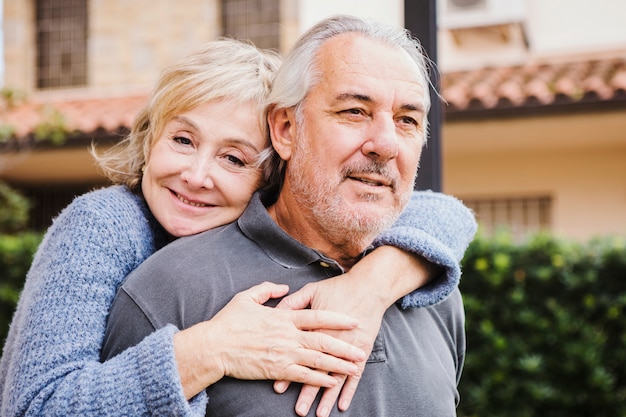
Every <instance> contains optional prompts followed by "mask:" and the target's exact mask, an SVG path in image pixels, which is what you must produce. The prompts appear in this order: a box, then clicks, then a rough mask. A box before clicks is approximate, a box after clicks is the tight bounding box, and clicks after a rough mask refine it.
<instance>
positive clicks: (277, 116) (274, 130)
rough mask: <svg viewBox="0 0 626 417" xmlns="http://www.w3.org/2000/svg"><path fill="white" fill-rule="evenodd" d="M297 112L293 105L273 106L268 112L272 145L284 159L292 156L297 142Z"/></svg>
mask: <svg viewBox="0 0 626 417" xmlns="http://www.w3.org/2000/svg"><path fill="white" fill-rule="evenodd" d="M294 117H295V114H294V109H293V107H289V108H287V109H277V108H271V109H270V110H269V112H268V113H267V122H268V124H269V128H270V138H271V140H272V146H273V147H274V149H275V150H276V152H277V153H278V155H280V158H281V159H282V160H284V161H288V160H289V159H290V158H291V152H292V147H293V146H294V144H295V142H294V139H295V129H296V124H295V119H294Z"/></svg>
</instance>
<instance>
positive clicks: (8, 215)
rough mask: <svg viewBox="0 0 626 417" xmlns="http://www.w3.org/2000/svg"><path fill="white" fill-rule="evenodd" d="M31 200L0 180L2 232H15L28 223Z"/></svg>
mask: <svg viewBox="0 0 626 417" xmlns="http://www.w3.org/2000/svg"><path fill="white" fill-rule="evenodd" d="M29 209H30V201H28V199H27V198H26V197H24V196H23V195H21V194H20V193H18V192H17V191H15V190H14V189H12V188H11V187H9V186H8V185H7V184H5V183H4V182H2V181H0V233H15V232H18V231H20V230H23V229H24V227H26V224H27V223H28V210H29Z"/></svg>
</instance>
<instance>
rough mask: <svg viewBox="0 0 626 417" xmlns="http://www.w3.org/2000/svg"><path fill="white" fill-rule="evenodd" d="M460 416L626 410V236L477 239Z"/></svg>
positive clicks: (466, 280)
mask: <svg viewBox="0 0 626 417" xmlns="http://www.w3.org/2000/svg"><path fill="white" fill-rule="evenodd" d="M461 291H462V293H463V297H464V301H465V309H466V319H467V321H466V329H467V358H466V363H465V367H464V371H463V377H462V379H461V384H460V387H459V390H460V392H461V404H460V406H459V410H458V411H459V416H464V417H479V416H480V417H485V416H489V417H494V416H502V417H526V416H533V417H534V416H550V417H560V416H594V417H597V416H626V321H625V320H624V318H623V314H624V312H625V311H626V245H625V243H624V240H623V239H617V238H616V239H605V240H602V241H596V242H591V243H589V244H585V245H582V244H573V243H566V242H562V241H558V240H557V239H555V238H553V237H549V236H545V235H540V236H536V237H535V238H533V239H532V240H530V241H529V242H528V243H526V244H518V245H515V244H513V243H512V242H511V241H510V240H509V239H508V238H507V237H506V236H504V235H503V236H499V237H496V238H493V239H486V238H478V239H477V240H475V241H474V242H473V243H472V244H471V245H470V247H469V249H468V251H467V253H466V256H465V258H464V260H463V278H462V281H461Z"/></svg>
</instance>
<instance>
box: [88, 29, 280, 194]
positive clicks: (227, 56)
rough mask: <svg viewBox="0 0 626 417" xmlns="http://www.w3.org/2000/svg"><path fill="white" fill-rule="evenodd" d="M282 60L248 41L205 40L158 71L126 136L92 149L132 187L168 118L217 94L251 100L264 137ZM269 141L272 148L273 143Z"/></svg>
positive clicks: (117, 180)
mask: <svg viewBox="0 0 626 417" xmlns="http://www.w3.org/2000/svg"><path fill="white" fill-rule="evenodd" d="M280 64H281V59H280V56H279V55H278V54H277V53H276V52H273V51H269V50H261V49H259V48H257V47H255V46H254V45H252V44H249V43H244V42H241V41H237V40H233V39H226V38H222V39H218V40H215V41H211V42H208V43H207V44H205V45H204V47H203V48H201V49H200V50H198V51H197V52H195V53H193V54H192V55H189V56H188V57H186V58H184V59H182V60H181V61H179V62H177V63H176V64H174V65H172V66H170V67H168V68H166V69H165V70H164V71H163V72H162V73H161V76H160V78H159V80H158V81H157V83H156V85H155V87H154V89H153V90H152V93H151V94H150V97H149V98H148V101H147V103H146V105H145V107H144V108H143V109H142V110H141V111H140V112H139V114H138V115H137V117H136V118H135V121H134V123H133V126H132V129H131V131H130V133H129V134H128V136H127V137H126V138H124V139H123V140H122V141H121V142H119V143H118V144H116V145H114V146H113V147H112V148H110V149H108V150H106V151H105V152H103V153H102V154H99V153H97V152H96V150H95V146H93V145H92V148H91V153H92V155H93V156H94V158H95V159H96V161H97V163H98V165H99V166H100V168H101V169H102V170H103V171H104V174H105V175H106V176H107V177H108V178H109V179H110V180H111V181H112V182H113V183H114V184H123V185H126V186H128V187H129V188H131V189H133V190H136V189H138V188H139V184H140V182H141V176H142V168H143V166H144V165H145V164H146V162H147V160H148V158H149V156H150V150H151V149H152V146H153V145H154V142H155V141H156V140H157V139H158V138H159V136H160V135H161V134H162V133H163V129H164V127H165V125H166V124H167V122H168V121H170V120H171V119H172V118H173V117H175V116H177V115H179V114H181V113H184V112H187V111H189V110H192V109H194V108H196V107H198V106H199V105H202V104H204V103H207V102H210V101H215V100H227V101H232V102H236V103H249V102H252V103H255V104H256V105H257V106H258V114H257V117H258V121H259V123H260V126H261V129H262V131H263V133H264V135H265V136H266V137H268V129H267V121H266V114H267V113H266V102H267V96H268V95H269V92H270V89H271V85H272V81H273V79H274V75H275V74H276V72H277V71H278V68H279V66H280ZM224 117H227V115H224ZM268 144H269V141H268ZM268 147H269V148H270V149H271V145H268ZM270 149H266V150H265V151H264V152H263V153H262V158H261V159H262V160H263V161H264V160H265V159H268V158H270V157H271V155H272V151H271V150H270ZM263 161H260V162H259V163H260V164H262V165H261V166H263V168H264V180H265V182H268V181H270V179H271V177H272V175H273V173H272V172H271V169H270V168H269V167H267V166H266V164H264V163H263Z"/></svg>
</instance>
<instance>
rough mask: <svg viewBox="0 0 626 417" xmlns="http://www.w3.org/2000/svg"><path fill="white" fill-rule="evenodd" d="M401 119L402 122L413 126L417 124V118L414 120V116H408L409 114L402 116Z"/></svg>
mask: <svg viewBox="0 0 626 417" xmlns="http://www.w3.org/2000/svg"><path fill="white" fill-rule="evenodd" d="M401 121H402V123H404V124H408V125H413V126H417V125H418V123H417V120H415V119H414V118H412V117H409V116H404V117H402V118H401Z"/></svg>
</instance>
